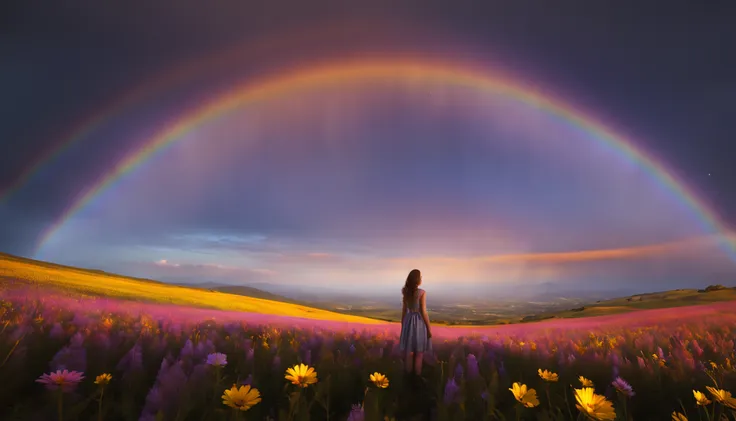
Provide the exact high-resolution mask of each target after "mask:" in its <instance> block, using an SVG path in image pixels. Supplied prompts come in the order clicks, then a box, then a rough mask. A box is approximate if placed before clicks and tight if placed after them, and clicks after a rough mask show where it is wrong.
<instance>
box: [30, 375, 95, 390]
mask: <svg viewBox="0 0 736 421" xmlns="http://www.w3.org/2000/svg"><path fill="white" fill-rule="evenodd" d="M82 379H84V373H80V372H79V371H69V370H64V371H61V370H57V371H55V372H52V373H48V374H43V375H41V377H39V378H38V379H37V380H36V382H37V383H41V384H43V385H45V386H46V388H47V389H49V390H58V389H59V388H60V387H61V391H62V392H65V393H66V392H71V391H73V390H74V389H76V388H77V385H78V384H79V382H81V381H82Z"/></svg>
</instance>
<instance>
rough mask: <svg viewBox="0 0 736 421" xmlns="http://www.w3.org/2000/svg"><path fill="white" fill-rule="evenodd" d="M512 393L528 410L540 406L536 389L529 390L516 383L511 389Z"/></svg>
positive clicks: (523, 385)
mask: <svg viewBox="0 0 736 421" xmlns="http://www.w3.org/2000/svg"><path fill="white" fill-rule="evenodd" d="M509 390H510V391H511V393H513V394H514V397H515V398H516V400H517V401H519V402H520V403H521V404H522V405H524V406H525V407H527V408H534V407H535V406H537V405H539V399H537V391H536V390H534V389H528V390H527V387H526V385H525V384H521V383H519V382H516V383H514V385H513V386H512V388H511V389H509Z"/></svg>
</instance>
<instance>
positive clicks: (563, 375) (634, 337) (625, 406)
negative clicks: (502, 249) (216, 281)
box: [0, 288, 736, 421]
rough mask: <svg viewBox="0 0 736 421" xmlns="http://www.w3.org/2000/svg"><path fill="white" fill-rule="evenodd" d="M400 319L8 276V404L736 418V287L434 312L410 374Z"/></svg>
mask: <svg viewBox="0 0 736 421" xmlns="http://www.w3.org/2000/svg"><path fill="white" fill-rule="evenodd" d="M398 333H399V329H398V325H396V324H389V323H385V324H378V325H356V324H352V323H347V322H336V321H330V322H327V321H325V322H321V321H317V320H309V319H297V318H288V317H276V316H271V315H262V314H260V315H259V314H249V313H238V312H227V311H221V310H206V309H194V308H186V307H181V306H173V305H163V304H145V303H140V302H129V301H122V300H114V299H107V298H100V297H91V296H89V297H79V296H69V295H65V294H62V293H51V292H49V291H42V290H40V289H32V288H28V289H13V290H5V291H3V292H2V301H1V306H0V419H2V420H8V421H10V420H164V421H169V420H172V421H173V420H176V421H183V420H195V421H200V420H274V421H275V420H279V421H281V420H336V421H338V420H339V421H345V420H349V421H357V420H402V419H407V420H408V419H437V420H642V421H648V420H687V419H690V420H707V421H715V420H736V398H734V397H733V396H732V395H731V392H732V391H736V370H735V367H734V360H735V358H736V356H735V355H734V337H735V335H736V305H734V303H733V302H725V303H718V304H711V305H705V306H693V307H681V308H676V309H663V310H643V311H638V312H634V313H628V314H621V315H614V316H603V317H596V318H587V319H567V320H549V321H544V322H538V323H529V324H519V325H505V326H496V327H490V326H489V327H472V328H470V327H449V326H445V327H443V326H436V327H434V329H433V341H434V352H433V353H432V354H431V355H430V354H427V355H425V367H424V370H423V374H422V378H421V379H418V380H412V381H411V382H410V380H409V379H408V378H407V377H405V376H404V374H403V371H404V367H403V357H402V355H401V352H400V350H399V345H398ZM417 390H420V391H422V392H421V393H419V392H416V391H417ZM415 392H416V393H415ZM423 411H424V412H423ZM427 417H429V418H427Z"/></svg>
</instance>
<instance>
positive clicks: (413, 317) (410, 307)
mask: <svg viewBox="0 0 736 421" xmlns="http://www.w3.org/2000/svg"><path fill="white" fill-rule="evenodd" d="M421 284H422V273H421V272H420V271H419V269H414V270H412V271H411V272H409V276H407V277H406V283H405V284H404V288H402V289H401V295H402V300H401V301H402V306H401V336H400V339H399V347H400V349H401V350H402V351H404V352H406V361H405V364H404V368H405V369H406V374H407V375H409V376H411V375H412V374H414V375H415V376H417V377H419V376H420V375H421V374H422V359H423V358H424V352H425V351H431V350H432V342H431V341H430V338H432V330H431V329H430V326H429V316H428V315H427V293H426V292H425V291H424V290H423V289H419V285H421Z"/></svg>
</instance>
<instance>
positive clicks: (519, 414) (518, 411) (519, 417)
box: [516, 404, 521, 421]
mask: <svg viewBox="0 0 736 421" xmlns="http://www.w3.org/2000/svg"><path fill="white" fill-rule="evenodd" d="M520 419H521V406H520V405H519V404H516V421H519V420H520Z"/></svg>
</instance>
